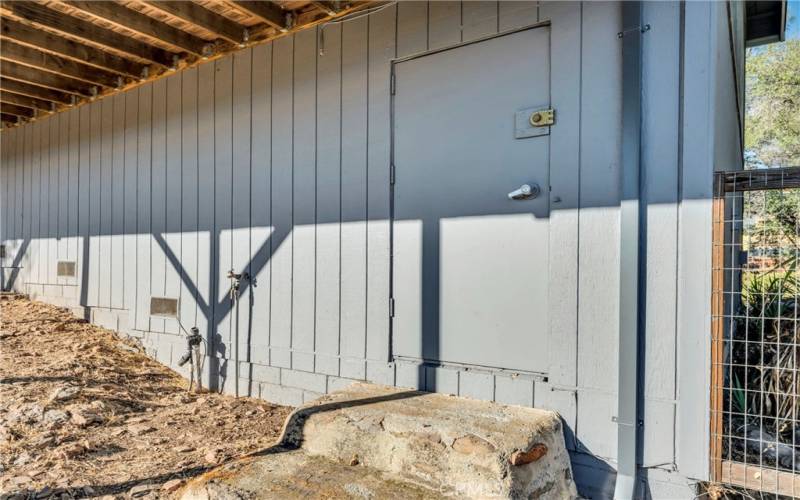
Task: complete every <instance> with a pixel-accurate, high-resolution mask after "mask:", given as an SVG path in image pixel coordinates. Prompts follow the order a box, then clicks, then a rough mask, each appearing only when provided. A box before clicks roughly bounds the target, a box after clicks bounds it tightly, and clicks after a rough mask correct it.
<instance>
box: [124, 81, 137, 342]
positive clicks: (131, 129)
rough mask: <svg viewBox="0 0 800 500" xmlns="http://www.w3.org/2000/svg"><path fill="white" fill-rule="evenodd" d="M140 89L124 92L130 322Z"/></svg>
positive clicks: (133, 297)
mask: <svg viewBox="0 0 800 500" xmlns="http://www.w3.org/2000/svg"><path fill="white" fill-rule="evenodd" d="M138 122H139V89H138V88H137V89H133V91H131V92H127V93H126V94H125V136H124V140H125V161H124V166H123V171H124V172H123V182H124V195H123V200H124V201H123V207H124V208H123V210H124V213H123V236H122V242H123V249H122V262H123V265H124V269H123V274H122V280H123V300H122V302H123V307H124V308H125V309H128V310H130V311H131V317H130V325H125V326H126V327H128V326H133V325H135V323H136V321H135V319H136V318H135V313H136V292H137V286H136V281H137V280H136V278H137V271H136V264H137V251H136V239H137V238H136V233H137V215H138V214H137V213H136V207H137V202H138V200H137V189H138V179H137V167H138V165H137V154H138V152H139V147H138V146H139V129H138V127H137V124H138Z"/></svg>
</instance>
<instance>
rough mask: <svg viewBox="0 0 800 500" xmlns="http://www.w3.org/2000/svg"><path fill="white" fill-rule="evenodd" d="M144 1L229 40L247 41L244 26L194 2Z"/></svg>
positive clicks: (234, 41) (237, 42)
mask: <svg viewBox="0 0 800 500" xmlns="http://www.w3.org/2000/svg"><path fill="white" fill-rule="evenodd" d="M145 3H146V4H147V5H149V6H150V7H154V8H156V9H158V10H160V11H162V12H166V13H167V14H169V15H171V16H175V17H177V18H179V19H183V20H184V21H186V22H188V23H191V24H194V25H195V26H199V27H200V28H203V29H205V30H208V31H210V32H212V33H214V34H215V35H217V36H219V37H221V38H223V39H225V40H227V41H229V42H232V43H236V44H239V43H244V42H246V41H247V39H246V36H245V33H246V29H245V27H244V26H242V25H241V24H239V23H236V22H234V21H231V20H230V19H228V18H227V17H225V16H221V15H219V14H217V13H216V12H213V11H211V10H208V9H206V8H205V7H202V6H200V5H197V4H196V3H194V2H186V1H181V0H179V1H166V0H165V1H160V0H157V1H153V0H149V1H147V2H145Z"/></svg>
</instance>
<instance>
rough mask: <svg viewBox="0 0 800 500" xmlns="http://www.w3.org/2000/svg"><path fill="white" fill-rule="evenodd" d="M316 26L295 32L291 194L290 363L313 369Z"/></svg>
mask: <svg viewBox="0 0 800 500" xmlns="http://www.w3.org/2000/svg"><path fill="white" fill-rule="evenodd" d="M317 40H318V36H317V29H316V28H315V29H312V30H307V31H302V32H300V33H298V34H297V35H295V45H294V83H293V87H294V92H295V94H294V102H295V105H294V131H293V139H292V143H293V146H294V151H293V164H294V167H293V197H292V204H293V207H292V213H293V217H294V220H293V223H292V228H293V230H292V246H293V248H292V368H293V369H297V370H304V371H314V354H313V353H314V335H315V330H314V327H315V325H314V320H315V315H314V310H315V306H316V304H315V300H314V299H315V293H314V284H315V281H316V267H317V266H316V264H317V262H316V244H317V242H316V215H317V214H316V210H317V199H316V188H317V184H316V183H317V149H316V141H317V115H316V107H317V101H316V96H317V57H318V52H317Z"/></svg>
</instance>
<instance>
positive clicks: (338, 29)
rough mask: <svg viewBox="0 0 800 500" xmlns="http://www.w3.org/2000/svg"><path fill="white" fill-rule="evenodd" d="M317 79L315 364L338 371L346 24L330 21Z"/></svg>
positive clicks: (329, 371)
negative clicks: (343, 76) (344, 44)
mask: <svg viewBox="0 0 800 500" xmlns="http://www.w3.org/2000/svg"><path fill="white" fill-rule="evenodd" d="M324 39H325V46H324V52H323V54H322V55H321V56H319V61H318V65H319V69H318V80H317V128H318V130H320V131H325V133H318V134H317V145H316V147H317V184H316V197H317V199H316V203H317V213H318V217H317V224H316V228H317V234H316V238H317V261H316V268H317V276H316V279H317V283H316V332H317V334H316V339H315V346H314V350H315V352H316V353H317V360H316V367H315V368H316V369H315V371H317V372H320V373H327V374H329V375H338V374H339V358H338V356H339V340H340V324H339V313H340V302H339V291H340V289H339V283H340V265H341V261H340V255H341V223H340V221H341V189H342V185H341V182H342V178H341V169H342V163H341V158H342V156H341V153H342V150H341V138H342V129H341V125H342V121H341V120H342V107H341V92H342V67H341V61H342V60H341V57H342V25H341V24H332V25H330V26H326V27H325V38H324Z"/></svg>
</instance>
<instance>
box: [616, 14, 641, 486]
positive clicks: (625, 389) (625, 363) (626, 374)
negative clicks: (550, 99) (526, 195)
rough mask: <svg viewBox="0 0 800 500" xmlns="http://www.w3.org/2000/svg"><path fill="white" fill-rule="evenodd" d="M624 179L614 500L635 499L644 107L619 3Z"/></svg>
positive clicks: (632, 37) (636, 21)
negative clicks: (642, 111)
mask: <svg viewBox="0 0 800 500" xmlns="http://www.w3.org/2000/svg"><path fill="white" fill-rule="evenodd" d="M622 26H623V31H622V32H620V33H619V35H618V36H619V38H620V39H621V40H622V172H621V175H622V179H621V191H622V193H621V194H622V198H621V200H620V268H619V277H620V296H619V377H618V390H617V402H618V408H617V426H618V430H617V479H616V484H615V487H614V498H615V499H616V500H628V499H633V498H634V496H635V494H636V472H637V466H636V462H637V438H638V432H639V425H638V422H639V413H638V407H637V404H638V391H639V384H638V375H639V367H638V364H639V266H640V253H641V246H640V236H639V233H640V217H639V215H640V207H639V188H640V170H641V163H640V147H641V106H642V88H641V83H642V43H641V39H642V34H643V33H644V32H645V31H647V29H649V26H644V25H643V24H642V4H641V2H623V3H622Z"/></svg>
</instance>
